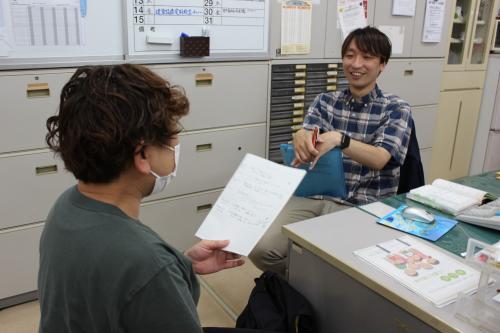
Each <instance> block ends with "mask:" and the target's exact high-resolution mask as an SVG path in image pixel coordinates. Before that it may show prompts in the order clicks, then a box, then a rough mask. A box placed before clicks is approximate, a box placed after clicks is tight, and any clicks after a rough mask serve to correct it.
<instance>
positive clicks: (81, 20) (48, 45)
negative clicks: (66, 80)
mask: <svg viewBox="0 0 500 333" xmlns="http://www.w3.org/2000/svg"><path fill="white" fill-rule="evenodd" d="M0 1H1V2H2V4H1V6H0V15H1V16H2V18H1V19H0V25H1V26H0V42H2V43H1V44H0V47H1V50H0V67H9V65H13V66H16V64H25V65H29V64H31V65H33V66H37V67H40V66H43V64H50V66H54V65H58V64H61V65H64V64H67V63H68V62H70V63H71V64H72V65H78V64H83V63H88V62H98V63H103V62H106V60H110V61H111V60H115V61H123V59H124V53H125V52H124V51H125V49H124V40H125V38H124V37H125V34H124V33H123V32H124V31H125V29H124V24H123V14H122V13H123V4H122V1H121V0H105V1H98V0H0ZM45 66H46V65H45ZM21 67H22V66H21ZM28 67H29V66H28Z"/></svg>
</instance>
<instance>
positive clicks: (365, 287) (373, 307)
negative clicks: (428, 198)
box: [283, 208, 479, 333]
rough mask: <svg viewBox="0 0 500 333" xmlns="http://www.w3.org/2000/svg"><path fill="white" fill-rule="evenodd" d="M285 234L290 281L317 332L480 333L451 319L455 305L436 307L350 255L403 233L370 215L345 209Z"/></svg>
mask: <svg viewBox="0 0 500 333" xmlns="http://www.w3.org/2000/svg"><path fill="white" fill-rule="evenodd" d="M283 233H284V234H285V235H286V236H287V237H288V238H289V239H290V240H291V242H290V254H289V282H290V284H291V285H292V286H293V287H295V288H296V289H297V290H298V291H299V292H301V293H302V294H303V295H304V296H305V297H306V298H307V299H308V300H309V301H310V302H311V304H312V305H313V307H314V309H315V311H316V313H317V316H318V323H319V332H320V333H335V332H415V333H421V332H422V333H425V332H479V331H478V330H477V329H476V328H475V327H473V326H471V325H469V324H467V323H466V322H463V321H461V320H459V319H457V318H455V316H454V314H455V309H454V307H455V304H451V305H448V306H446V307H443V308H436V307H435V306H434V305H432V304H431V303H430V302H428V301H426V300H425V299H423V298H422V297H420V296H417V295H415V294H414V293H412V292H411V291H410V290H409V289H407V288H405V287H404V286H403V285H401V284H400V283H399V282H397V281H396V280H394V279H392V278H391V277H389V276H387V275H385V274H384V273H382V272H381V271H379V270H377V269H376V268H375V267H373V266H371V265H369V264H367V263H365V262H364V261H363V260H362V259H360V258H359V257H357V256H355V255H354V254H353V251H355V250H358V249H362V248H366V247H369V246H372V245H374V244H377V243H380V242H383V241H387V240H390V239H393V238H396V237H399V236H401V235H402V234H403V233H402V232H400V231H397V230H395V229H391V228H388V227H384V226H381V225H379V224H376V223H375V217H374V216H372V215H370V214H368V213H365V212H363V211H362V210H360V209H358V208H349V209H346V210H343V211H340V212H336V213H333V214H328V215H324V216H320V217H317V218H314V219H310V220H306V221H302V222H298V223H294V224H290V225H288V226H285V227H283ZM428 244H429V245H430V246H433V247H435V248H436V249H438V250H440V248H439V247H437V246H436V245H435V244H432V243H431V242H429V243H428ZM441 251H442V250H441ZM459 260H461V259H459Z"/></svg>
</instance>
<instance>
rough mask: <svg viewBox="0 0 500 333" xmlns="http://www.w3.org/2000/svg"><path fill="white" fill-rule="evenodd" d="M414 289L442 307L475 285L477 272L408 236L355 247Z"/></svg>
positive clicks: (367, 258)
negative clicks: (365, 246) (358, 247)
mask: <svg viewBox="0 0 500 333" xmlns="http://www.w3.org/2000/svg"><path fill="white" fill-rule="evenodd" d="M354 254H356V255H358V256H359V257H361V258H362V259H363V260H365V261H366V262H368V263H370V264H372V265H374V266H375V267H377V268H378V269H380V270H381V271H382V272H384V273H386V274H387V275H389V276H391V277H393V278H394V279H396V280H397V281H399V282H400V283H401V284H403V285H404V286H405V287H407V288H408V289H410V290H411V291H413V292H414V293H416V294H418V295H420V296H422V297H423V298H425V299H426V300H428V301H430V302H432V303H433V304H434V305H436V306H437V307H442V306H445V305H447V304H450V303H452V302H454V301H455V300H456V299H457V296H458V293H460V292H463V293H470V292H473V291H475V290H476V289H477V287H478V283H479V275H480V274H479V272H478V271H477V270H476V269H474V268H472V267H469V266H467V265H465V264H463V263H461V262H459V261H458V260H456V259H454V258H452V257H450V256H448V255H447V254H445V253H443V252H440V251H437V250H435V249H433V248H432V247H430V246H428V245H426V244H425V243H423V242H421V241H419V240H417V239H414V238H412V237H410V236H403V237H400V238H396V239H393V240H390V241H387V242H383V243H379V244H377V245H374V246H371V247H368V248H366V249H361V250H357V251H354Z"/></svg>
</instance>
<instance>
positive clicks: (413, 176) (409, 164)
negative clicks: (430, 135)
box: [398, 117, 425, 194]
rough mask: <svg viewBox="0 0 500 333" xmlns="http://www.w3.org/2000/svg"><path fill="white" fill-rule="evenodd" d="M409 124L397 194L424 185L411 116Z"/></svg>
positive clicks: (422, 170)
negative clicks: (409, 133) (408, 136)
mask: <svg viewBox="0 0 500 333" xmlns="http://www.w3.org/2000/svg"><path fill="white" fill-rule="evenodd" d="M409 126H410V127H411V135H410V142H408V151H407V153H406V158H405V161H404V163H403V165H402V166H401V168H400V176H399V185H398V194H401V193H407V192H409V191H410V190H411V189H414V188H417V187H420V186H423V185H425V178H424V168H423V166H422V160H421V158H420V148H419V147H418V141H417V132H416V130H415V123H414V122H413V118H412V117H410V121H409Z"/></svg>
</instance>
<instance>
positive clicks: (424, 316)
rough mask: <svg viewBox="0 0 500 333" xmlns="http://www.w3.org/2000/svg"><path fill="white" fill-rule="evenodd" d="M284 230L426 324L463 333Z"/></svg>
mask: <svg viewBox="0 0 500 333" xmlns="http://www.w3.org/2000/svg"><path fill="white" fill-rule="evenodd" d="M282 232H283V234H284V235H285V236H287V237H288V239H290V240H291V241H293V242H294V243H296V244H298V245H300V246H301V247H303V248H305V249H307V250H308V251H310V252H311V253H313V254H315V255H317V256H319V257H320V258H321V259H323V260H325V261H326V262H328V263H329V264H330V265H332V266H333V267H336V268H338V269H339V270H341V271H342V272H344V273H345V274H347V275H349V276H350V277H352V278H353V279H355V280H356V281H358V282H360V283H362V284H363V285H365V286H366V287H368V288H370V289H371V290H373V291H375V292H376V293H378V294H379V295H381V296H382V297H384V298H386V299H387V300H389V301H391V302H392V303H394V304H396V305H397V306H399V307H401V308H402V309H404V310H406V311H408V312H409V313H411V314H412V315H414V316H415V317H417V318H418V319H420V320H422V321H423V322H425V323H426V324H428V325H430V326H432V327H433V328H435V329H436V330H438V331H440V332H444V333H463V332H462V331H458V330H456V329H455V328H453V327H452V326H451V325H450V324H448V323H447V322H445V321H443V320H442V319H440V318H438V317H435V316H433V315H431V314H429V313H428V312H426V311H424V310H422V309H420V308H419V307H418V306H416V305H415V304H413V303H411V302H409V301H407V300H406V299H404V298H402V297H401V296H399V295H398V294H396V293H394V292H392V291H391V290H389V289H387V288H386V287H384V286H382V285H380V284H378V283H376V282H375V281H373V280H371V279H369V278H367V277H365V276H364V275H363V273H361V272H359V271H357V270H355V269H353V268H352V267H350V266H349V265H347V264H346V263H344V262H343V261H340V260H338V259H337V258H335V257H333V256H332V255H330V254H328V253H326V252H325V251H323V250H322V249H320V248H319V247H317V246H315V245H314V244H312V243H310V242H309V241H307V240H306V239H304V238H301V237H299V236H297V235H296V234H295V233H294V232H292V231H291V230H289V229H288V228H287V227H286V226H284V227H283V228H282ZM395 282H397V281H395Z"/></svg>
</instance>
